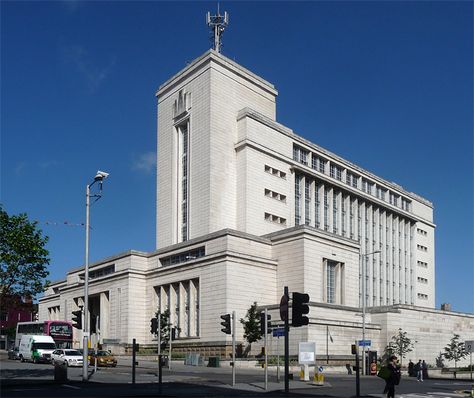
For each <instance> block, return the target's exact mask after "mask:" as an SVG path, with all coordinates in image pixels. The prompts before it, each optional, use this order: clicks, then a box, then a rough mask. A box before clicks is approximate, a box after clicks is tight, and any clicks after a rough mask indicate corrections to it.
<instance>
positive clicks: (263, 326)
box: [260, 312, 272, 335]
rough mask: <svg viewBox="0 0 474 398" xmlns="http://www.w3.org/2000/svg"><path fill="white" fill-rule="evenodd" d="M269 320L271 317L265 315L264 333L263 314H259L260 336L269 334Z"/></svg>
mask: <svg viewBox="0 0 474 398" xmlns="http://www.w3.org/2000/svg"><path fill="white" fill-rule="evenodd" d="M270 319H272V316H271V315H270V314H267V331H266V332H265V312H261V313H260V334H262V335H264V334H268V333H271V331H272V330H271V329H270V327H271V323H270Z"/></svg>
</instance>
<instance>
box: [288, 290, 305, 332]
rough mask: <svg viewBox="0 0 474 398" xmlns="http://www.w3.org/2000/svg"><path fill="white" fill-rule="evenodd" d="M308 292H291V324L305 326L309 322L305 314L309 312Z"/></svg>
mask: <svg viewBox="0 0 474 398" xmlns="http://www.w3.org/2000/svg"><path fill="white" fill-rule="evenodd" d="M308 303H309V294H306V293H297V292H293V306H292V308H293V311H292V319H291V326H294V327H298V326H305V325H307V324H308V323H309V318H308V317H307V316H305V314H307V313H309V306H308Z"/></svg>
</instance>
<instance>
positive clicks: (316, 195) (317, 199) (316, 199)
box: [314, 181, 321, 228]
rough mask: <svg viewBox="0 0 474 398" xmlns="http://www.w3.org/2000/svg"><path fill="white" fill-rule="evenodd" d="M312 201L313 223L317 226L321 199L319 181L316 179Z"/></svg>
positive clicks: (318, 224)
mask: <svg viewBox="0 0 474 398" xmlns="http://www.w3.org/2000/svg"><path fill="white" fill-rule="evenodd" d="M314 203H315V208H314V220H315V224H314V226H315V227H316V228H319V226H320V220H319V209H320V207H321V200H320V195H319V183H318V181H316V183H315V186H314Z"/></svg>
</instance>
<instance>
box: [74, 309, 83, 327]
mask: <svg viewBox="0 0 474 398" xmlns="http://www.w3.org/2000/svg"><path fill="white" fill-rule="evenodd" d="M72 322H73V323H72V326H73V327H75V328H76V329H82V310H77V311H73V312H72Z"/></svg>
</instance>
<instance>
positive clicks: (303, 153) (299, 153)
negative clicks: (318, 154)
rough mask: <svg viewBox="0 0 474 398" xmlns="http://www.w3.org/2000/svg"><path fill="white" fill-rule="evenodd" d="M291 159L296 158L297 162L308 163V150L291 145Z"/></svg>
mask: <svg viewBox="0 0 474 398" xmlns="http://www.w3.org/2000/svg"><path fill="white" fill-rule="evenodd" d="M293 160H296V161H297V162H299V163H302V164H304V165H306V166H307V165H308V151H307V150H305V149H303V148H301V147H299V146H296V145H295V146H293Z"/></svg>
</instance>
